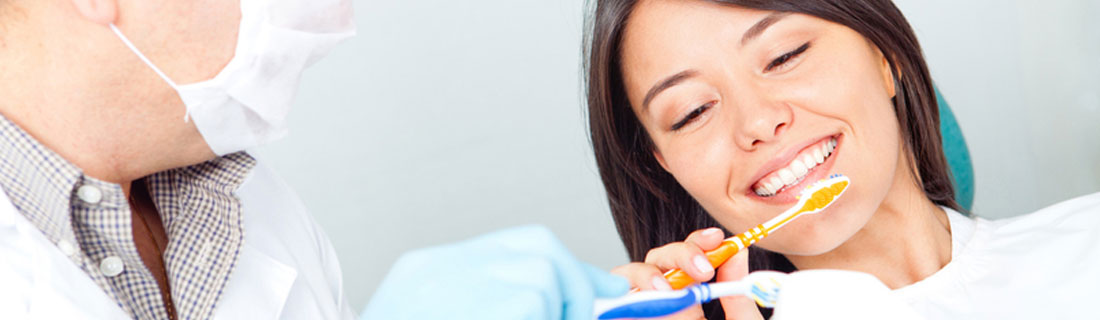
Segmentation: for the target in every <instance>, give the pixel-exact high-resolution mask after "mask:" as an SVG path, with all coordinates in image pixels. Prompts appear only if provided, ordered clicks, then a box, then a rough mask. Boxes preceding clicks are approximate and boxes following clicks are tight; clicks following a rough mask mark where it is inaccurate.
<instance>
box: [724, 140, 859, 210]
mask: <svg viewBox="0 0 1100 320" xmlns="http://www.w3.org/2000/svg"><path fill="white" fill-rule="evenodd" d="M841 138H842V135H840V134H836V135H828V136H825V137H822V138H814V139H811V140H809V141H807V142H803V143H802V144H800V145H797V146H794V147H792V148H789V149H788V150H786V151H784V152H782V153H780V154H779V155H776V156H775V157H774V158H773V159H772V160H771V161H769V162H768V163H767V164H765V165H764V166H763V167H761V168H760V170H759V172H758V173H757V174H756V175H755V176H754V178H753V179H752V180H751V181H752V185H751V186H749V187H748V188H747V189H746V190H745V193H746V194H747V195H748V196H749V197H751V198H753V199H755V200H758V201H765V202H769V203H772V204H787V203H793V202H796V201H798V198H797V196H798V194H799V193H801V191H802V189H804V188H805V187H806V186H809V185H810V184H811V183H813V182H814V181H818V180H821V179H824V177H827V176H828V175H829V174H831V172H830V169H831V168H832V166H833V163H835V161H834V160H833V159H834V158H835V157H834V155H836V154H837V149H838V146H839V143H840V141H841Z"/></svg>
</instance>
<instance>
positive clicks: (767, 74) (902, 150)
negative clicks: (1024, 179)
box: [586, 0, 1100, 319]
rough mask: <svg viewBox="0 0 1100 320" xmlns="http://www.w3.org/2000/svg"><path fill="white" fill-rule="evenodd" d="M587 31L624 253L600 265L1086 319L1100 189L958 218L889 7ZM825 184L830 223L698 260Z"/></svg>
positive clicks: (643, 7) (633, 8) (693, 314)
mask: <svg viewBox="0 0 1100 320" xmlns="http://www.w3.org/2000/svg"><path fill="white" fill-rule="evenodd" d="M590 24H591V25H590V32H591V33H590V34H589V35H588V39H587V42H588V45H589V48H588V49H589V51H588V57H587V58H588V61H587V65H586V67H587V70H586V71H587V77H588V103H589V116H590V129H591V134H592V141H593V146H594V149H595V153H596V157H597V162H598V164H599V168H600V173H601V176H602V178H603V182H604V185H605V187H606V189H607V192H608V198H609V202H610V204H611V210H612V213H613V215H614V218H615V221H616V224H617V226H618V229H619V233H620V236H621V237H622V239H623V242H624V243H625V245H626V247H627V249H628V251H629V252H630V256H631V259H632V260H633V261H638V262H636V263H632V264H629V265H625V266H621V267H619V268H617V269H616V270H615V271H614V272H615V273H618V274H621V275H623V276H625V277H627V278H628V279H629V280H630V281H631V282H632V284H633V285H634V286H635V287H638V288H641V289H643V290H650V289H667V287H668V284H667V283H666V282H664V280H663V278H662V277H660V275H661V273H662V272H664V271H666V270H668V269H671V268H679V269H682V270H684V271H686V272H687V273H688V274H689V275H691V276H692V277H693V278H694V279H696V280H697V281H709V280H712V279H717V280H718V281H722V280H732V279H737V278H738V277H740V276H743V275H744V274H745V273H747V272H748V271H749V270H750V269H751V270H758V269H774V270H782V271H793V270H807V269H845V270H854V271H861V272H866V273H869V274H872V275H874V276H876V277H877V278H878V279H879V280H881V281H882V282H883V283H884V284H886V285H887V286H888V287H890V288H891V289H894V291H893V292H892V294H893V295H894V296H896V297H897V299H900V300H903V301H905V302H907V303H908V304H909V305H910V306H912V307H913V308H914V309H915V310H916V311H918V312H920V313H922V314H923V315H925V316H927V317H929V318H1028V317H1038V316H1043V317H1050V316H1051V315H1054V316H1055V317H1058V316H1063V317H1074V316H1076V317H1081V316H1084V315H1090V314H1095V311H1094V310H1092V308H1087V306H1084V305H1082V304H1080V303H1079V302H1083V301H1085V300H1086V299H1087V298H1083V297H1079V296H1080V295H1087V296H1097V295H1100V290H1098V289H1095V288H1093V287H1096V286H1095V284H1097V283H1100V273H1098V272H1095V271H1080V270H1078V269H1080V268H1079V267H1080V266H1091V265H1097V263H1100V247H1098V246H1097V245H1096V244H1097V243H1100V239H1098V238H1100V233H1097V232H1094V231H1095V230H1096V229H1097V227H1098V226H1100V194H1094V195H1091V196H1086V197H1082V198H1079V199H1075V200H1071V201H1067V202H1065V203H1062V204H1059V205H1056V206H1053V207H1051V208H1048V209H1044V210H1042V211H1040V212H1037V213H1033V214H1031V215H1027V216H1023V217H1018V218H1014V219H1008V220H1002V221H995V222H993V221H987V220H983V219H980V218H974V219H972V218H967V217H965V216H963V215H962V214H960V213H959V211H960V208H959V206H958V205H957V204H956V202H955V200H954V196H953V194H954V192H953V187H952V185H951V180H950V177H949V173H948V172H949V171H948V167H947V164H946V161H945V159H944V155H943V151H942V146H941V142H940V135H939V131H938V127H939V119H938V116H937V106H936V102H935V98H934V95H933V91H932V85H931V80H930V77H929V75H928V70H927V67H926V65H925V62H924V58H923V57H922V54H921V50H920V46H919V44H918V43H917V40H916V37H915V36H914V34H913V32H912V30H911V28H910V27H909V25H908V23H907V22H906V20H905V18H904V17H903V16H902V14H901V12H900V11H899V10H898V9H897V8H896V7H895V6H894V5H893V3H892V2H890V1H887V0H829V1H797V0H790V1H751V0H722V1H700V0H696V1H676V0H641V1H634V0H606V1H597V4H596V6H595V12H594V14H593V15H592V21H590ZM834 173H841V174H845V175H847V176H849V177H850V178H851V180H852V185H851V187H850V188H849V189H848V191H847V192H846V194H845V195H844V196H843V197H842V198H841V199H839V200H838V201H837V202H836V203H834V204H833V205H832V206H831V207H830V208H829V209H828V210H826V211H825V212H823V213H820V214H817V215H812V216H806V217H802V218H800V219H799V220H796V221H794V222H792V223H791V224H789V225H787V226H786V227H784V229H782V230H780V231H778V232H776V233H775V234H773V235H771V236H770V237H769V238H767V239H765V240H763V241H761V242H760V243H758V244H757V245H756V246H755V247H754V248H752V249H750V251H751V252H750V253H748V254H740V255H738V256H736V257H734V258H733V259H732V260H730V262H727V263H726V264H724V265H723V266H721V267H720V268H719V269H718V270H713V268H711V267H709V264H707V263H706V261H705V259H703V258H702V253H703V252H704V251H706V250H709V249H713V248H715V247H716V246H717V245H718V244H719V242H720V241H721V239H723V238H724V237H725V236H726V234H728V232H722V230H721V229H717V228H722V229H725V230H728V231H734V232H741V231H744V230H747V229H748V228H749V227H751V226H755V225H757V224H759V223H761V222H763V221H765V220H767V219H769V218H771V217H774V216H775V215H777V214H778V213H779V212H782V211H784V210H785V209H787V208H788V207H790V206H791V205H792V204H793V203H794V202H795V201H796V199H795V198H794V197H795V195H797V193H798V191H799V190H801V189H803V187H804V186H805V185H807V184H809V183H810V182H812V181H817V180H819V179H821V178H823V177H826V176H828V175H831V174H834ZM1009 280H1013V281H1014V282H1011V283H1010V282H1009ZM1034 292H1050V294H1045V295H1035V294H1033V293H1034ZM1053 297H1059V298H1060V299H1055V298H1053ZM722 309H725V313H726V316H729V317H731V318H737V319H751V318H758V317H760V316H761V315H760V314H759V313H758V311H757V310H756V308H755V307H754V306H753V305H752V303H751V302H749V301H748V300H747V299H744V298H737V299H724V300H722V302H721V308H718V307H717V306H708V307H707V312H706V313H707V314H708V316H710V317H712V318H720V317H721V315H720V313H721V312H722ZM703 313H704V312H703V310H702V309H693V310H688V311H685V312H684V313H682V314H680V315H679V316H681V317H687V318H698V317H700V316H702V314H703Z"/></svg>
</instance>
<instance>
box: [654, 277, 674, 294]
mask: <svg viewBox="0 0 1100 320" xmlns="http://www.w3.org/2000/svg"><path fill="white" fill-rule="evenodd" d="M653 288H654V289H657V290H661V291H672V286H671V285H669V284H668V280H665V277H662V276H656V277H653Z"/></svg>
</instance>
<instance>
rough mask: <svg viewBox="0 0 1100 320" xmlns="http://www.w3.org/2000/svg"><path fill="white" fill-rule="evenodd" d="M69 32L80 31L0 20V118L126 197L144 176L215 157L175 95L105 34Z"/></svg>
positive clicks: (96, 31) (118, 43)
mask: <svg viewBox="0 0 1100 320" xmlns="http://www.w3.org/2000/svg"><path fill="white" fill-rule="evenodd" d="M57 24H64V23H60V22H58V23H57ZM94 27H98V26H94ZM72 32H78V33H79V31H74V30H73V28H59V27H57V26H56V25H50V24H49V23H45V22H41V23H35V22H34V21H8V22H5V25H4V32H3V33H4V34H2V35H0V114H3V115H4V117H6V118H8V119H9V120H10V121H12V122H14V123H15V124H16V125H18V126H20V127H21V128H22V129H23V130H25V131H27V132H28V133H29V134H30V135H31V136H33V137H34V138H35V139H36V140H38V141H39V142H40V143H42V144H43V145H45V146H46V147H47V148H49V149H50V150H52V151H54V152H56V153H58V154H59V155H60V156H61V157H63V158H64V159H66V160H67V161H69V162H70V163H72V164H74V165H76V166H77V167H79V168H80V169H82V170H83V171H84V173H85V174H87V175H89V176H91V177H94V178H97V179H101V180H104V181H108V182H114V183H118V184H120V185H122V186H123V188H124V189H125V190H128V189H129V184H130V182H131V181H134V180H137V179H140V178H142V177H145V176H147V175H150V174H153V173H156V172H160V171H164V170H167V169H172V168H177V167H183V166H188V165H192V164H197V163H201V162H204V161H206V160H209V159H212V158H213V157H214V154H213V152H212V151H210V149H209V147H208V146H207V145H206V144H205V142H204V141H203V139H202V137H201V135H199V133H198V130H197V129H196V128H195V126H194V124H192V123H185V122H184V120H183V115H184V112H185V111H184V107H183V103H182V102H180V101H179V98H178V97H177V96H176V94H175V92H174V91H173V90H172V89H171V88H169V87H168V85H167V84H165V83H164V82H163V81H162V80H161V79H160V78H158V77H157V76H156V75H155V74H154V73H153V72H152V71H151V70H150V69H149V68H148V67H146V66H145V65H144V64H142V63H141V62H140V61H139V60H138V59H137V57H135V56H134V55H133V54H132V53H131V52H130V51H129V50H128V49H126V48H125V47H124V46H123V44H122V43H121V42H120V41H119V40H118V39H117V38H115V37H114V35H113V34H112V33H111V32H110V31H109V30H108V29H106V28H101V29H96V30H94V31H87V32H83V33H82V34H77V35H73V34H72Z"/></svg>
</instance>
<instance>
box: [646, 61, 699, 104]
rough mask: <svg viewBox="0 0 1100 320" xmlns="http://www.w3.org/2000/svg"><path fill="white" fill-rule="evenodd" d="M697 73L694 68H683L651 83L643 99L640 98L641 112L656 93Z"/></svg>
mask: <svg viewBox="0 0 1100 320" xmlns="http://www.w3.org/2000/svg"><path fill="white" fill-rule="evenodd" d="M697 74H699V72H698V71H695V70H684V71H680V73H677V74H674V75H672V76H669V77H668V78H665V79H664V80H661V82H658V83H657V84H655V85H653V87H652V88H649V92H646V94H645V99H642V112H645V111H646V110H648V109H649V103H650V102H652V101H653V98H655V97H657V94H659V93H661V92H662V91H665V89H668V88H671V87H672V86H675V85H677V84H679V83H680V82H683V81H684V80H687V79H689V78H691V77H694V76H695V75H697Z"/></svg>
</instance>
